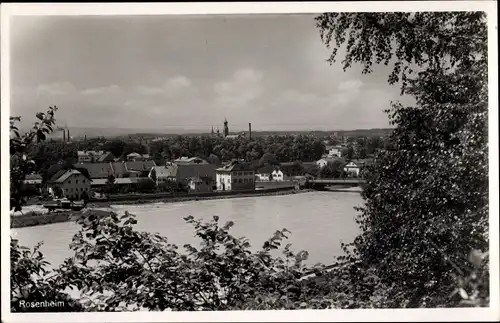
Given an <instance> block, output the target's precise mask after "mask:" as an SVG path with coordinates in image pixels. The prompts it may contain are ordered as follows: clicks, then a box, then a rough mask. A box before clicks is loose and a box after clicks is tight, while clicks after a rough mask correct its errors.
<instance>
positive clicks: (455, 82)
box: [317, 12, 489, 307]
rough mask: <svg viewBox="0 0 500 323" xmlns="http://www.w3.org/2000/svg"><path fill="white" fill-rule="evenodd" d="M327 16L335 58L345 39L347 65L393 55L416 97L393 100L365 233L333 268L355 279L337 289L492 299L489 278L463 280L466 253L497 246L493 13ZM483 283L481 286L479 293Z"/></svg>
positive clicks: (325, 30) (365, 211)
mask: <svg viewBox="0 0 500 323" xmlns="http://www.w3.org/2000/svg"><path fill="white" fill-rule="evenodd" d="M317 26H318V27H319V29H320V32H321V37H322V39H323V41H324V42H325V44H326V45H327V47H329V48H331V47H332V46H333V47H334V48H333V49H332V55H331V56H330V59H329V61H330V62H331V63H333V62H334V61H335V59H336V55H337V49H338V48H339V47H341V46H342V45H343V44H347V46H346V56H345V59H344V60H343V61H342V64H343V66H344V69H347V68H349V67H351V66H352V64H354V63H360V64H361V65H362V66H363V73H370V72H371V71H372V67H373V65H374V64H380V63H383V64H385V65H388V64H390V63H392V62H393V58H395V59H396V60H395V62H394V65H393V70H392V73H391V74H390V76H389V80H388V81H389V83H390V84H396V83H397V82H400V84H401V92H402V93H405V94H408V95H412V96H413V97H414V98H415V99H416V102H417V105H416V106H415V107H404V106H402V105H401V104H399V103H394V104H393V105H392V107H391V108H390V109H388V110H387V113H389V117H390V121H391V123H392V124H393V125H395V126H396V128H395V130H394V131H393V133H392V134H391V136H390V144H391V145H390V149H389V150H383V151H380V152H378V153H377V154H376V156H375V165H374V167H373V169H372V171H371V172H370V174H369V176H368V179H367V185H366V188H365V190H364V192H363V197H364V199H365V206H364V207H363V208H361V209H360V211H361V215H360V216H359V218H358V219H357V221H358V223H359V224H360V226H361V229H362V233H361V234H360V235H359V236H358V237H357V238H356V239H355V240H354V242H353V243H351V244H348V245H345V246H344V250H345V251H346V256H345V257H342V258H341V259H340V261H339V267H338V268H339V269H338V270H337V271H336V272H335V273H334V275H336V276H337V277H342V278H343V281H344V282H347V283H345V284H343V283H341V284H339V285H338V288H339V290H340V289H343V288H345V289H346V290H350V291H351V292H353V293H356V294H357V295H360V299H361V300H368V299H369V297H370V296H374V293H378V298H379V302H378V306H387V307H434V306H443V305H444V306H450V305H451V306H455V305H458V304H459V302H460V301H468V302H472V304H475V305H482V306H484V305H485V304H487V303H488V298H489V291H488V285H487V284H483V285H476V286H475V287H474V288H471V286H469V287H467V288H468V290H467V291H465V290H463V291H461V292H460V294H461V295H462V296H461V297H460V296H458V293H456V292H455V293H453V292H454V291H457V290H458V289H457V285H458V286H460V288H465V287H463V284H462V282H463V281H464V280H465V278H464V277H470V276H469V274H468V273H471V274H472V273H473V272H474V270H475V268H476V267H474V266H472V265H471V264H470V262H468V261H467V259H464V257H463V256H464V255H465V254H467V253H468V252H469V251H470V250H471V249H479V250H485V249H487V247H488V236H487V232H488V197H487V196H488V194H487V187H488V185H487V183H488V182H487V171H488V157H487V156H488V150H487V139H486V132H485V131H486V130H485V129H486V124H487V107H488V97H487V28H486V23H485V14H484V13H483V12H439V13H437V12H432V13H431V12H422V13H420V12H419V13H327V14H323V15H320V16H319V17H317ZM479 254H481V253H479ZM478 258H480V261H478V262H477V263H479V265H478V267H480V268H482V270H483V271H482V272H483V274H484V275H486V276H487V275H488V272H487V260H484V261H482V260H483V257H478ZM423 268H425V270H422V269H423ZM456 276H462V278H461V279H462V280H461V282H460V283H457V281H456V280H455V277H456ZM370 277H371V278H370ZM483 277H484V276H483ZM362 280H366V281H371V283H369V284H364V285H361V284H359V281H362ZM461 285H462V286H461ZM380 291H384V293H380ZM473 292H477V295H481V296H479V297H477V298H475V299H474V300H472V298H471V297H470V296H469V295H471V293H473ZM450 295H452V296H450ZM375 297H377V294H375Z"/></svg>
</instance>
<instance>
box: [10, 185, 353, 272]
mask: <svg viewBox="0 0 500 323" xmlns="http://www.w3.org/2000/svg"><path fill="white" fill-rule="evenodd" d="M361 204H362V199H361V196H360V195H359V194H357V193H346V192H312V193H301V194H294V195H284V196H260V197H245V198H233V199H221V200H205V201H189V202H179V203H150V204H142V205H113V206H112V207H111V209H112V210H114V211H115V212H117V213H119V214H120V213H123V212H124V211H129V212H130V213H133V214H135V215H136V216H137V217H136V219H137V221H138V223H137V225H136V227H137V229H138V230H142V231H148V232H154V233H160V234H161V235H163V236H166V237H168V238H169V242H170V243H174V244H177V245H178V246H183V245H184V244H186V243H192V244H198V242H197V239H196V238H195V237H194V231H193V230H192V227H191V226H190V225H189V224H187V223H185V221H184V220H183V218H184V217H186V216H189V215H192V216H193V217H195V218H203V219H205V220H210V218H212V216H214V215H217V216H219V217H220V221H221V222H223V223H225V222H226V221H230V220H231V221H233V222H234V223H235V225H234V227H233V228H232V229H231V232H232V233H233V235H235V236H237V237H241V236H245V237H247V238H248V239H249V240H250V243H251V244H252V246H253V247H255V248H257V247H260V246H262V244H263V242H264V241H265V240H267V239H268V238H270V237H271V236H272V234H273V233H274V232H275V231H276V230H279V229H283V228H286V229H288V230H289V231H291V235H290V239H289V242H290V243H292V249H293V250H294V251H300V250H307V251H308V252H309V259H308V261H307V263H309V264H315V263H318V262H321V263H324V264H330V263H332V261H333V257H334V256H338V255H341V253H342V250H341V247H340V243H341V241H343V242H351V241H352V240H353V239H354V237H355V236H356V234H357V233H358V232H359V229H358V226H357V225H356V222H355V216H356V213H357V212H356V211H355V210H354V207H355V206H360V205H361ZM78 229H79V226H78V225H77V224H76V223H74V222H66V223H56V224H50V225H43V226H37V227H26V228H19V229H12V230H11V233H12V236H13V237H14V238H16V239H18V240H19V243H20V244H21V245H24V246H27V247H33V246H34V245H35V244H36V243H37V242H39V241H43V242H44V244H43V246H42V248H41V251H42V252H43V254H44V255H45V257H46V259H47V261H49V262H50V263H51V264H52V265H55V266H57V265H59V264H61V263H62V262H63V260H64V259H65V258H67V257H70V256H71V255H72V252H71V250H69V247H68V246H69V243H70V242H71V239H72V237H73V235H74V234H75V233H76V232H77V231H78Z"/></svg>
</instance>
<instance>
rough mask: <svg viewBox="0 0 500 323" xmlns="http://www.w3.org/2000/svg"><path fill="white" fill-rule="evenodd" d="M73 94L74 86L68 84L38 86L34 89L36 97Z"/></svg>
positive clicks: (58, 83) (57, 83)
mask: <svg viewBox="0 0 500 323" xmlns="http://www.w3.org/2000/svg"><path fill="white" fill-rule="evenodd" d="M75 92H76V89H75V86H74V85H73V84H71V83H69V82H56V83H51V84H40V85H39V86H38V87H37V89H36V93H37V95H38V96H62V95H68V94H73V93H75Z"/></svg>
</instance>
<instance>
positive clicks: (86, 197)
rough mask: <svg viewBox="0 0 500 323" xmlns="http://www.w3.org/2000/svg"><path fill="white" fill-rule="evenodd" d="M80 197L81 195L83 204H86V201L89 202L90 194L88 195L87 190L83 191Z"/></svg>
mask: <svg viewBox="0 0 500 323" xmlns="http://www.w3.org/2000/svg"><path fill="white" fill-rule="evenodd" d="M81 197H82V200H83V203H84V204H85V205H87V203H88V202H89V200H90V196H89V194H88V193H87V191H83V193H82V196H81Z"/></svg>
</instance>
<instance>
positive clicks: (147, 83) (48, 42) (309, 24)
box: [10, 14, 404, 131]
mask: <svg viewBox="0 0 500 323" xmlns="http://www.w3.org/2000/svg"><path fill="white" fill-rule="evenodd" d="M314 16H315V15H310V14H306V15H225V16H223V15H205V16H170V17H169V16H165V15H163V16H161V15H159V16H52V17H40V16H39V17H36V16H17V17H13V18H12V21H11V40H10V41H11V45H10V46H11V48H10V49H11V52H10V53H11V56H10V60H11V65H10V66H11V83H10V85H11V115H16V116H18V115H19V116H22V117H23V124H26V123H31V122H32V121H34V115H35V113H36V112H37V111H44V110H46V108H47V107H48V106H49V105H56V106H57V107H58V108H59V110H58V111H57V121H58V123H59V124H61V125H68V126H70V127H102V128H130V129H149V128H151V129H165V128H172V127H176V128H179V129H183V130H185V131H186V130H193V131H198V130H201V131H209V130H210V129H211V127H212V126H213V127H214V128H215V129H217V128H220V129H221V130H222V124H223V121H224V118H227V120H228V122H229V127H230V130H234V131H241V130H244V129H246V128H247V127H248V123H249V122H251V123H252V129H253V130H277V131H278V130H286V131H289V130H349V129H367V128H384V127H388V126H389V123H388V118H387V115H386V114H385V113H384V112H383V110H384V109H386V108H388V107H389V104H390V101H391V100H401V97H400V96H399V87H398V86H390V85H388V83H387V78H388V75H389V72H390V71H389V70H388V69H387V68H385V67H378V68H376V69H375V71H374V73H371V74H369V75H362V74H361V69H360V67H358V66H355V67H353V68H351V69H349V70H347V71H345V72H344V71H343V70H342V68H341V65H340V63H336V64H334V65H330V64H329V63H327V62H326V59H327V58H328V56H329V53H330V52H329V50H328V49H327V48H326V46H325V45H324V44H323V43H322V42H321V38H320V34H319V30H318V29H317V28H316V26H315V21H314ZM340 55H342V51H340ZM340 58H341V56H340ZM403 99H404V98H403Z"/></svg>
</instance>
